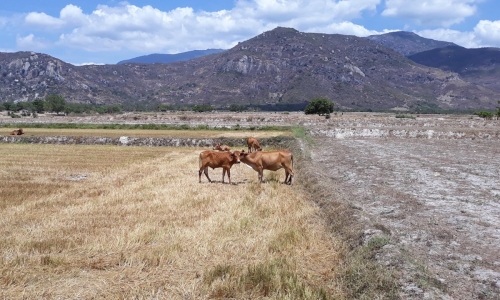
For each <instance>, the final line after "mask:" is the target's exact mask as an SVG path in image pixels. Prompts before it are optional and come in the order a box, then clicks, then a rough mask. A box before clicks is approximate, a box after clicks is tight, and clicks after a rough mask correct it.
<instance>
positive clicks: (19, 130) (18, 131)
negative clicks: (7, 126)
mask: <svg viewBox="0 0 500 300" xmlns="http://www.w3.org/2000/svg"><path fill="white" fill-rule="evenodd" d="M22 134H24V131H23V129H22V128H19V129H16V130H13V131H11V132H10V135H22Z"/></svg>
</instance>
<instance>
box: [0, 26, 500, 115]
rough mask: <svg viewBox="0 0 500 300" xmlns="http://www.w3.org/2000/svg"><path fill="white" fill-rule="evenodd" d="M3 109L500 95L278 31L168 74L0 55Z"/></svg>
mask: <svg viewBox="0 0 500 300" xmlns="http://www.w3.org/2000/svg"><path fill="white" fill-rule="evenodd" d="M0 72H1V77H0V97H1V100H0V101H2V102H3V101H30V100H33V99H35V98H37V97H42V98H43V97H45V96H46V95H48V94H51V93H57V94H60V95H62V96H63V97H64V98H65V99H66V100H67V101H68V102H81V103H95V104H118V103H140V102H148V103H165V104H202V103H204V104H211V105H213V106H215V107H225V106H228V105H230V104H243V105H268V106H275V107H285V108H286V107H293V105H299V104H301V103H305V102H306V101H310V100H311V99H314V98H316V97H326V98H328V99H330V100H332V101H333V102H335V104H336V107H339V108H342V109H353V110H366V109H372V110H382V109H384V110H386V109H392V108H398V109H399V108H409V109H414V108H418V107H434V108H436V107H440V108H443V109H478V108H494V107H495V106H496V104H497V99H499V98H500V95H499V94H498V93H497V92H493V91H491V90H489V89H487V88H483V87H480V86H477V85H475V84H471V83H469V82H467V81H464V80H463V79H462V78H461V77H460V76H458V75H457V74H456V73H451V72H446V71H442V70H439V69H434V68H430V67H425V66H422V65H418V64H416V63H414V62H413V61H411V60H409V59H407V58H406V57H404V56H403V55H401V54H399V53H397V52H395V51H393V50H391V49H389V48H386V47H384V46H382V45H379V44H376V43H374V42H372V41H370V40H368V39H366V38H358V37H354V36H346V35H335V34H315V33H302V32H299V31H296V30H294V29H291V28H276V29H274V30H271V31H268V32H264V33H262V34H260V35H258V36H256V37H254V38H252V39H250V40H247V41H245V42H242V43H239V44H238V45H237V46H235V47H233V48H232V49H229V50H227V51H225V52H222V53H217V54H212V55H207V56H204V57H200V58H196V59H192V60H189V61H184V62H176V63H170V64H153V65H150V64H149V65H145V64H120V65H102V66H97V65H95V66H73V65H70V64H67V63H65V62H62V61H60V60H58V59H56V58H53V57H50V56H48V55H44V54H40V53H32V52H18V53H0Z"/></svg>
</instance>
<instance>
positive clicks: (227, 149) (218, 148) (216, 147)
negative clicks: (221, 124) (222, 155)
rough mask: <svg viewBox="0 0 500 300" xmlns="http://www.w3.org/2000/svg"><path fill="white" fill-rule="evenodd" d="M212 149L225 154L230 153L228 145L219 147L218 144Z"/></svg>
mask: <svg viewBox="0 0 500 300" xmlns="http://www.w3.org/2000/svg"><path fill="white" fill-rule="evenodd" d="M212 149H213V150H219V151H227V152H229V151H231V148H229V146H228V145H221V144H220V143H217V144H215V145H214V147H213V148H212Z"/></svg>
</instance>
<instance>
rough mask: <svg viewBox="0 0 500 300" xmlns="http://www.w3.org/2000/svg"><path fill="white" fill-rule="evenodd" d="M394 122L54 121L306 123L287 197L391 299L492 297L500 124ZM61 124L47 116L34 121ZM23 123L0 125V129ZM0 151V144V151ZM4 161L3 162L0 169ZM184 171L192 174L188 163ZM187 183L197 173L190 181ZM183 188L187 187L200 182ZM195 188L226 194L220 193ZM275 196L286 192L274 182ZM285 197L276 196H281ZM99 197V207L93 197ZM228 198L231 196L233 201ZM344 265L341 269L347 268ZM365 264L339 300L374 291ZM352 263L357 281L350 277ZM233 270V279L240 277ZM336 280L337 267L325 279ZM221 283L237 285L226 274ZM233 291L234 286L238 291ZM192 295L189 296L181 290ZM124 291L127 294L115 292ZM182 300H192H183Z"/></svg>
mask: <svg viewBox="0 0 500 300" xmlns="http://www.w3.org/2000/svg"><path fill="white" fill-rule="evenodd" d="M395 116H396V114H376V113H373V114H372V113H344V114H337V115H332V118H331V119H329V120H325V118H324V117H319V116H306V115H304V114H302V113H290V114H286V113H243V114H227V113H226V114H224V113H216V114H168V113H165V114H154V115H151V114H146V115H134V114H125V115H121V116H100V117H86V118H84V119H80V118H77V117H64V118H65V119H64V121H61V122H70V123H71V122H82V123H86V122H90V123H93V122H95V123H160V124H187V125H195V126H196V125H210V126H234V125H236V124H240V125H241V126H242V127H243V126H265V125H292V126H303V127H304V128H306V129H307V130H308V132H309V133H310V135H311V136H313V138H312V139H311V138H310V137H307V136H306V137H305V138H304V139H301V140H299V142H300V144H301V148H302V152H303V154H304V155H305V158H310V159H304V161H305V162H307V163H306V164H305V166H304V167H303V168H301V169H300V172H299V173H298V174H297V177H296V183H297V185H296V186H294V187H292V189H285V191H290V190H292V191H293V192H294V195H299V196H300V197H304V195H302V194H300V193H299V194H295V193H296V192H297V189H299V190H300V189H301V188H305V189H306V191H307V192H308V193H309V194H308V195H309V196H307V195H306V196H305V198H301V199H306V200H305V201H313V202H314V203H316V204H317V205H318V207H319V210H320V212H319V213H320V214H321V215H322V217H323V220H324V221H325V222H326V224H327V228H328V230H332V231H331V234H332V235H335V236H338V235H341V236H342V237H345V238H346V240H347V243H348V244H350V245H352V246H353V252H352V253H353V256H355V255H354V254H356V252H357V250H356V249H358V248H359V245H368V246H369V245H377V247H376V248H377V249H378V251H377V253H376V254H375V255H374V256H369V259H375V260H376V261H377V262H378V263H379V264H380V265H381V266H382V267H383V270H386V271H389V272H393V273H392V274H393V275H394V276H395V277H396V278H397V280H398V282H399V284H400V285H401V287H400V288H399V290H398V296H397V298H400V299H500V264H499V261H500V258H499V255H498V253H500V201H499V200H500V188H499V187H500V152H499V151H500V150H499V149H500V121H498V120H483V119H480V118H478V117H475V116H465V115H462V116H456V115H421V116H413V118H396V117H395ZM60 120H61V119H60V118H52V117H45V118H39V119H38V120H33V121H34V122H35V121H36V122H59V121H60ZM27 121H28V120H27V119H16V120H13V119H1V118H0V122H3V123H15V122H20V123H23V122H27ZM4 146H5V145H4V144H1V145H0V149H3V147H4ZM193 151H194V152H196V151H195V150H193ZM194 152H193V154H195V153H194ZM17 155H19V154H17ZM193 159H195V158H193ZM5 163H6V161H5V160H4V161H3V162H2V164H5ZM191 163H192V164H193V168H196V162H195V161H194V160H193V161H192V162H191ZM2 167H3V165H2ZM233 168H234V171H233V176H235V177H233V178H239V177H238V176H240V175H239V172H240V171H239V170H242V169H243V170H246V169H248V168H246V167H244V166H236V167H233ZM246 171H250V174H249V175H248V176H244V178H245V179H246V180H250V182H246V183H245V184H244V185H237V186H231V187H230V190H232V188H240V187H241V186H245V187H246V188H245V189H244V193H242V194H244V195H254V194H255V192H254V190H253V189H254V188H252V187H251V186H255V185H253V181H254V180H255V174H253V171H251V170H249V169H248V170H246ZM192 172H193V173H195V171H192ZM215 173H217V172H215ZM2 174H5V173H2ZM78 174H79V173H76V175H78ZM210 174H214V172H213V171H211V172H210ZM6 176H7V175H3V177H2V178H4V177H6ZM193 176H194V177H196V174H191V175H190V177H189V178H193ZM252 176H254V177H252ZM9 178H12V177H9ZM76 178H79V177H78V176H76ZM190 180H192V179H189V181H185V182H183V183H185V184H194V182H196V181H197V180H195V181H190ZM237 180H238V181H240V180H241V179H237ZM160 186H161V185H160ZM195 186H196V185H195ZM201 186H203V187H207V186H208V187H210V188H212V187H214V186H215V188H214V189H225V190H227V189H228V188H229V187H228V186H227V185H224V186H221V185H220V184H212V185H209V184H202V185H201ZM155 188H156V187H155ZM277 188H279V189H281V188H283V187H282V186H281V185H278V187H277ZM288 188H289V187H288ZM272 190H273V189H272V184H271V185H263V186H262V191H268V192H267V193H269V191H272ZM114 193H115V192H114ZM281 193H282V191H281V190H280V192H279V193H277V194H278V195H280V194H281ZM238 195H239V194H238ZM97 197H101V198H102V196H100V195H99V194H97ZM233 197H234V198H237V196H236V195H235V196H233ZM273 197H274V196H273ZM115 201H116V200H115ZM275 202H276V201H273V203H275ZM211 203H219V201H214V202H211ZM240 203H242V202H240ZM262 203H266V204H269V201H264V200H263V202H262ZM285 203H287V201H285ZM308 205H310V204H308ZM306 206H307V205H306ZM2 213H3V212H2ZM162 217H164V216H162ZM2 222H3V219H2ZM320 223H321V221H320ZM2 224H3V223H2ZM19 224H20V225H18V226H22V223H19ZM2 226H3V225H2ZM108 230H109V231H111V229H108ZM324 235H326V236H327V239H326V240H330V241H333V242H332V243H333V246H331V248H332V249H333V250H330V249H329V250H328V251H332V252H331V253H330V254H329V255H333V256H334V257H332V261H333V262H334V265H335V264H336V263H337V262H339V259H338V257H336V256H335V255H336V253H339V252H338V251H337V250H338V247H337V246H336V245H337V244H336V242H335V240H334V239H331V237H329V236H328V233H325V234H324ZM324 235H323V236H324ZM323 236H322V237H323ZM241 237H245V238H246V235H239V236H238V237H235V240H238V239H240V238H241ZM322 237H319V236H316V237H315V238H318V240H317V241H316V242H318V243H324V241H325V240H321V238H322ZM326 248H328V247H326ZM298 249H300V247H298ZM298 251H300V250H298ZM305 256H307V255H305ZM323 256H326V254H323ZM279 257H288V255H287V254H286V255H285V256H282V255H280V256H279ZM345 258H346V257H344V258H343V259H342V260H340V261H341V262H342V263H344V261H345ZM311 259H312V260H315V262H314V263H315V264H318V266H322V265H323V264H325V263H329V262H331V261H329V260H328V258H327V259H323V258H321V256H318V258H317V259H316V258H315V257H314V256H312V258H311ZM364 262H366V261H364V260H361V261H356V260H351V258H350V256H348V257H347V263H348V264H351V265H352V266H351V270H352V271H354V272H352V273H351V274H350V275H351V278H346V277H344V278H345V279H346V281H343V282H341V284H343V285H347V288H348V290H349V292H350V295H348V296H347V298H355V297H352V295H353V294H354V295H355V296H356V297H359V298H363V295H364V294H363V288H364V284H365V283H369V282H375V286H377V284H378V283H377V282H376V281H377V278H378V275H380V274H381V272H379V271H380V269H374V270H375V271H373V270H370V268H368V272H367V268H366V266H359V265H357V263H361V264H362V263H364ZM311 263H312V262H311ZM318 266H316V265H314V266H313V268H316V267H318ZM358 266H359V271H360V272H356V267H358ZM368 267H370V265H368ZM218 269H219V270H222V271H220V273H219V274H226V273H225V272H223V270H228V269H231V268H225V267H224V266H222V267H218ZM239 270H240V273H238V275H241V274H242V273H241V269H239ZM302 270H306V269H302ZM307 270H308V269H307ZM319 272H321V271H319ZM370 272H371V274H370ZM248 273H249V272H247V273H244V272H243V274H248ZM334 273H336V272H335V270H334V271H332V272H330V273H329V274H330V275H327V278H331V277H329V276H332V275H333V274H334ZM2 274H3V273H2ZM204 274H206V273H204ZM325 274H326V273H325ZM200 277H203V275H202V276H200ZM229 277H230V278H233V279H234V276H229ZM220 278H225V277H224V276H222V277H220ZM239 278H242V277H239ZM310 278H314V276H312V277H310ZM199 280H200V281H199V282H201V281H202V279H199ZM325 280H326V279H325ZM241 281H243V280H241ZM241 281H240V284H241ZM358 282H359V284H357V283H358ZM229 285H231V284H229ZM235 285H236V286H237V287H240V288H241V285H239V284H235ZM117 286H119V285H117ZM233 286H234V285H233ZM314 286H321V284H320V285H314ZM326 286H335V287H334V288H332V289H329V288H325V289H327V291H330V290H331V291H332V294H330V295H333V296H335V297H338V298H342V297H344V296H345V295H340V294H339V293H338V291H337V283H333V284H331V285H329V284H326ZM130 287H135V286H134V285H131V286H130V285H129V287H124V289H126V291H131V290H132V288H130ZM344 287H345V286H344ZM381 287H382V288H381V289H380V290H379V292H380V294H385V295H387V294H388V293H389V294H391V290H390V288H389V289H385V290H384V287H383V286H381ZM210 288H211V289H216V290H217V291H220V290H224V289H223V288H222V289H220V288H219V289H217V287H213V286H211V287H210ZM193 289H196V288H192V289H188V290H193ZM151 290H153V289H151ZM226 290H228V289H226ZM229 290H230V289H229ZM162 291H163V290H162ZM239 291H240V292H241V290H239ZM120 292H122V294H124V292H123V290H120ZM207 293H208V292H207ZM222 294H223V293H222ZM115 295H116V294H115ZM126 295H135V294H133V293H131V294H126ZM176 295H181V294H180V293H178V294H176ZM185 295H187V296H186V298H189V297H190V295H191V294H189V293H185ZM204 295H207V294H204ZM212 295H221V294H216V293H215V294H212ZM225 295H227V294H225ZM242 295H248V294H242ZM254 295H255V294H252V296H254ZM339 295H340V296H339ZM372 295H373V294H372ZM280 296H281V295H280ZM249 298H252V297H250V296H249ZM298 298H300V297H298ZM364 298H365V299H375V298H377V297H371V298H370V297H366V296H364Z"/></svg>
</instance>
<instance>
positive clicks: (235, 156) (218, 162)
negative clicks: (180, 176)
mask: <svg viewBox="0 0 500 300" xmlns="http://www.w3.org/2000/svg"><path fill="white" fill-rule="evenodd" d="M199 161H200V170H199V171H198V179H199V182H200V183H201V173H205V176H207V179H208V181H209V182H212V180H211V179H210V177H208V167H210V168H212V169H215V168H222V183H224V176H225V175H226V172H227V178H228V179H229V184H231V172H230V170H231V167H232V166H233V165H234V164H239V163H240V152H239V151H234V152H233V153H231V152H226V151H224V152H216V151H211V150H206V151H203V152H201V153H200V159H199Z"/></svg>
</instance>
